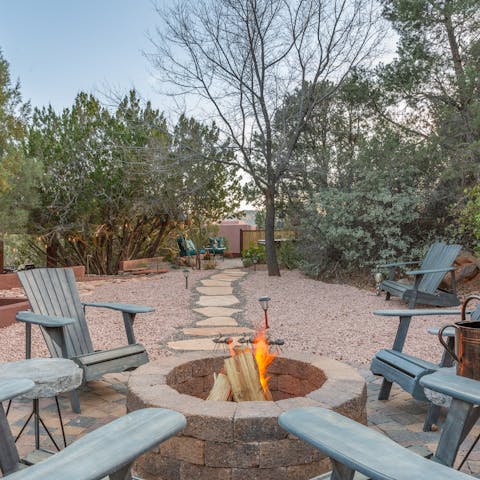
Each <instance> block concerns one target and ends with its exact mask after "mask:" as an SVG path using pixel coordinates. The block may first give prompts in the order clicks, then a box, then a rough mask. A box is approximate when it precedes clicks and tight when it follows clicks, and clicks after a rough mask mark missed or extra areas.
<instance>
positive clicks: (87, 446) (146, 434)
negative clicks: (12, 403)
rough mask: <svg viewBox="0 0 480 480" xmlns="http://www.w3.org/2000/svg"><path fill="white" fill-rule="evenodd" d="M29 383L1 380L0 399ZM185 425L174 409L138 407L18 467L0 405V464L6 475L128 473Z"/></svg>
mask: <svg viewBox="0 0 480 480" xmlns="http://www.w3.org/2000/svg"><path fill="white" fill-rule="evenodd" d="M33 386H34V383H33V382H31V381H30V380H23V379H15V380H0V399H1V400H8V399H11V398H14V397H15V396H18V395H21V394H23V393H26V392H27V391H28V390H29V389H31V388H32V387H33ZM185 425H186V419H185V417H184V416H183V415H182V414H180V413H177V412H174V411H172V410H167V409H163V408H146V409H142V410H136V411H135V412H132V413H129V414H128V415H125V416H123V417H121V418H118V419H116V420H114V421H113V422H111V423H109V424H107V425H104V426H102V427H100V428H98V429H97V430H94V431H93V432H90V433H88V434H86V435H85V436H84V437H82V438H81V439H79V440H77V441H76V442H74V443H73V444H71V445H69V446H68V447H66V448H65V449H64V450H61V451H60V452H58V453H56V454H55V455H53V456H50V457H48V458H45V455H37V456H36V457H37V458H39V459H42V461H41V462H40V463H38V464H35V465H33V466H30V467H28V468H24V469H21V468H22V464H21V463H20V460H19V456H18V452H17V450H16V447H15V442H14V440H13V437H12V433H11V430H10V427H9V425H8V422H7V420H6V417H5V413H4V411H3V408H2V406H1V404H0V447H1V448H0V468H1V470H2V473H3V474H4V477H3V478H5V479H6V480H39V479H55V480H72V479H75V480H99V479H103V478H104V477H105V476H107V475H110V478H111V479H113V478H116V479H120V478H121V479H126V478H131V476H130V474H129V471H130V468H131V465H132V463H133V461H134V460H135V459H136V458H137V457H138V456H140V455H142V454H143V453H145V452H147V451H148V450H150V449H151V448H153V447H155V446H157V445H158V444H160V443H162V442H163V441H165V440H167V439H168V438H170V437H172V436H173V435H175V434H176V433H178V432H180V431H181V430H182V429H183V428H184V427H185ZM37 452H38V453H40V452H39V451H37ZM30 458H34V456H31V457H30Z"/></svg>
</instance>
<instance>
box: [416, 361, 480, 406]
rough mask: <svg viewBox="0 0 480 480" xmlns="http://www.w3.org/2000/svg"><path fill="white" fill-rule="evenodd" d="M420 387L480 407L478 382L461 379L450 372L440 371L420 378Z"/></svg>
mask: <svg viewBox="0 0 480 480" xmlns="http://www.w3.org/2000/svg"><path fill="white" fill-rule="evenodd" d="M420 385H422V387H427V388H429V389H430V390H434V391H435V392H439V393H443V394H444V395H448V396H450V397H453V398H456V399H458V400H463V401H464V402H468V403H471V404H472V405H480V382H479V381H478V380H473V379H471V378H466V377H461V376H460V375H455V373H453V372H451V371H450V372H449V371H445V370H441V369H440V370H438V371H437V372H435V373H432V374H431V375H425V376H424V377H422V378H421V379H420Z"/></svg>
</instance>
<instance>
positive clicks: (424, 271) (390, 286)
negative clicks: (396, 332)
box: [378, 242, 462, 308]
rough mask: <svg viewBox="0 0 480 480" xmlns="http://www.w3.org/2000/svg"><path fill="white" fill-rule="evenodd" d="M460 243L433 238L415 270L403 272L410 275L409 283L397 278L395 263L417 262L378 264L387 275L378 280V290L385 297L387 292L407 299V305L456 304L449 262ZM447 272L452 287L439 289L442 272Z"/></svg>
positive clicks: (402, 263) (388, 297) (453, 258)
mask: <svg viewBox="0 0 480 480" xmlns="http://www.w3.org/2000/svg"><path fill="white" fill-rule="evenodd" d="M461 248H462V247H461V245H447V244H445V243H442V242H437V243H434V244H432V245H431V247H430V249H429V250H428V252H427V254H426V256H425V258H424V259H423V261H422V262H421V265H420V268H419V269H418V270H411V271H408V272H406V273H407V275H412V276H414V282H413V284H406V283H401V282H397V281H396V280H395V271H396V269H397V267H400V266H406V265H412V264H419V263H420V262H396V263H389V264H385V265H379V268H388V270H389V273H388V279H387V280H384V281H383V282H381V283H380V285H379V287H378V290H379V291H384V292H386V299H387V300H389V299H390V296H391V295H394V296H396V297H400V298H401V299H402V300H405V301H406V302H407V303H408V307H409V308H414V307H415V305H417V304H425V305H434V306H438V307H449V306H456V305H459V304H460V300H459V298H458V296H457V293H456V283H455V274H454V271H455V268H454V267H452V265H453V262H454V261H455V259H456V258H457V255H458V253H459V252H460V250H461ZM448 272H450V275H451V279H452V291H451V292H447V291H445V290H440V289H439V285H440V283H441V282H442V280H443V277H444V276H445V274H446V273H448Z"/></svg>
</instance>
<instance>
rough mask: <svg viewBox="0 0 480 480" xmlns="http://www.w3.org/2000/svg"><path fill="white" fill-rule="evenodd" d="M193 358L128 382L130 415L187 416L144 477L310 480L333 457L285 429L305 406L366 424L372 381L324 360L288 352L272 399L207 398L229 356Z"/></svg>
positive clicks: (139, 467)
mask: <svg viewBox="0 0 480 480" xmlns="http://www.w3.org/2000/svg"><path fill="white" fill-rule="evenodd" d="M206 355H207V354H206V353H205V352H195V353H188V354H184V355H180V356H175V357H168V358H164V359H161V360H157V361H154V362H151V363H149V364H147V365H144V366H142V367H140V368H138V369H137V370H136V371H135V372H134V373H132V375H131V377H130V381H129V384H128V397H127V408H128V410H129V411H132V410H137V409H139V408H145V407H162V408H170V409H172V410H176V411H178V412H181V413H183V414H184V415H185V416H186V418H187V426H186V428H185V430H184V431H183V432H182V433H181V434H180V435H179V436H177V437H175V438H172V439H171V440H169V441H167V442H165V443H164V444H163V445H161V446H160V447H159V448H158V449H156V450H153V451H151V452H149V453H148V454H146V455H145V456H143V457H142V458H141V459H140V460H139V461H138V462H137V464H136V467H135V469H136V471H137V472H138V473H139V475H140V476H141V477H143V478H145V480H152V479H164V480H175V479H180V480H187V479H188V480H191V479H195V480H254V479H255V480H257V479H258V480H260V479H261V480H273V479H275V480H279V479H283V480H306V479H310V478H312V477H314V476H316V475H319V474H321V473H323V472H325V471H327V470H329V462H328V460H327V459H326V458H325V457H324V456H322V455H321V454H320V453H319V452H318V451H317V450H315V449H313V448H312V447H310V446H309V445H307V444H305V443H304V442H302V441H300V440H298V439H296V438H294V437H292V436H289V435H288V434H287V432H286V431H284V430H283V429H282V428H281V427H280V426H279V425H278V416H279V415H280V414H281V413H282V412H283V411H285V410H290V409H292V408H296V407H300V406H322V407H325V408H330V409H332V410H335V411H337V412H340V413H342V414H344V415H347V416H348V417H350V418H353V419H354V420H356V421H359V422H362V423H366V410H365V403H366V386H365V380H364V379H363V378H362V377H361V376H360V375H359V374H358V373H357V372H356V370H354V369H353V368H352V367H350V366H348V365H346V364H344V363H341V362H338V361H336V360H332V359H329V358H325V357H319V356H315V355H309V354H298V353H282V354H281V355H280V356H279V357H277V358H275V360H274V361H273V363H272V364H271V365H270V367H269V369H268V372H269V374H270V375H271V379H270V382H269V386H270V390H271V392H272V395H273V398H274V401H273V402H241V403H234V402H215V401H207V400H204V398H206V396H207V395H208V392H209V391H210V389H211V387H212V385H213V372H219V371H220V369H221V368H222V366H223V360H224V358H226V355H225V354H218V355H215V354H210V353H209V354H208V356H206Z"/></svg>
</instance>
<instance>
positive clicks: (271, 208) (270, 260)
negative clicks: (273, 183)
mask: <svg viewBox="0 0 480 480" xmlns="http://www.w3.org/2000/svg"><path fill="white" fill-rule="evenodd" d="M274 191H275V188H274V187H269V188H268V189H267V190H266V191H265V207H266V213H265V253H266V256H267V269H268V275H269V276H271V277H272V276H276V277H279V276H280V268H279V267H278V261H277V252H276V250H275V241H274V240H275V201H274V200H275V195H274Z"/></svg>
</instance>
